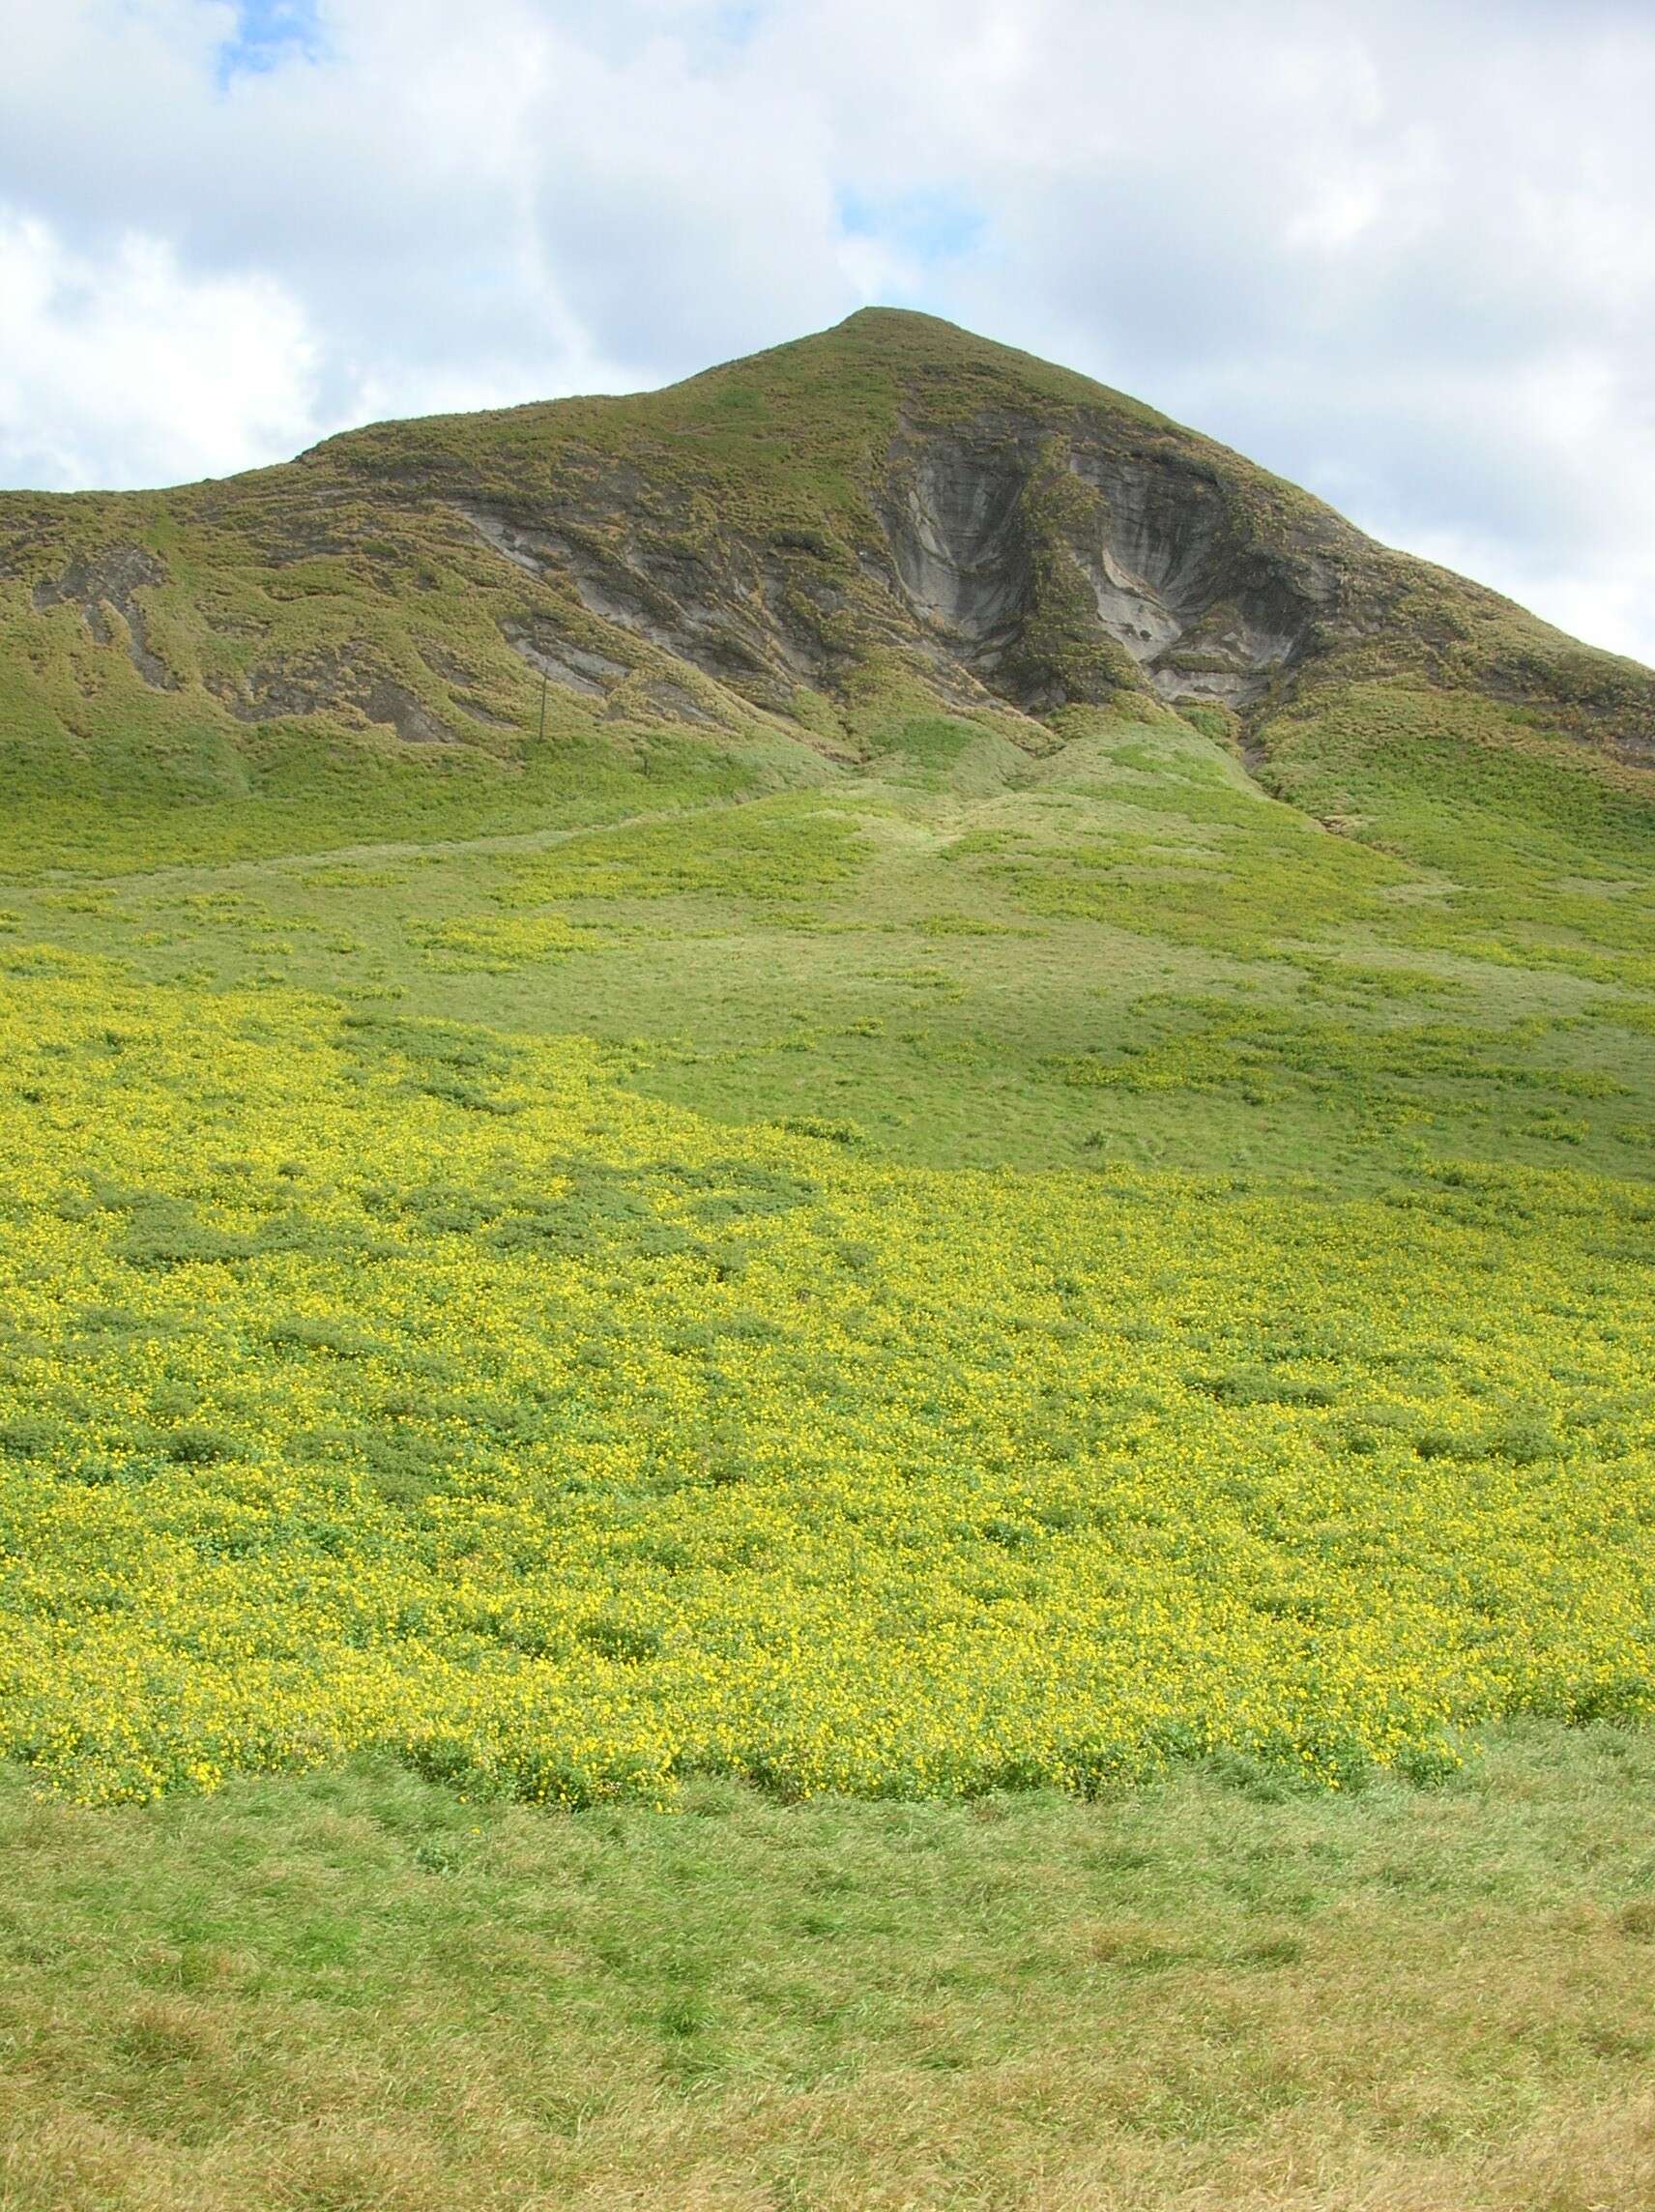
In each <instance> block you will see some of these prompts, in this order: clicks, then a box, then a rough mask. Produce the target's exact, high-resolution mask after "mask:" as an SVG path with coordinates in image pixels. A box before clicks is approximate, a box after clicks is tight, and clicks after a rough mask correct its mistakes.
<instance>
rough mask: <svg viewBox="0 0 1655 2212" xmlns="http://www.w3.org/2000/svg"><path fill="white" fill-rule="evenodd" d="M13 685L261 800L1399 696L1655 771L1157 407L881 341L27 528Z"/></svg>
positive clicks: (834, 336) (380, 433)
mask: <svg viewBox="0 0 1655 2212" xmlns="http://www.w3.org/2000/svg"><path fill="white" fill-rule="evenodd" d="M0 667H3V669H4V678H5V682H6V684H8V685H9V686H10V688H11V691H12V693H13V695H14V697H13V708H14V712H13V715H12V722H13V726H14V727H15V728H16V729H20V730H23V731H25V732H31V733H34V735H33V736H32V737H30V738H29V739H28V741H27V742H28V743H29V744H31V745H34V746H35V747H36V749H37V751H39V753H40V757H41V759H42V760H45V759H47V758H48V757H49V758H50V759H53V760H56V761H57V762H58V763H59V768H60V770H61V771H62V772H68V769H67V765H66V764H68V763H71V762H73V760H75V759H79V758H83V757H86V749H87V745H88V743H90V744H91V746H92V751H93V753H94V754H95V753H96V752H97V749H98V745H99V743H100V742H102V741H101V740H100V739H99V738H98V736H97V732H98V731H99V730H100V729H102V728H103V727H105V726H106V727H107V728H108V729H109V731H110V733H111V736H110V739H109V742H111V743H118V744H119V745H120V746H121V747H130V746H131V745H134V744H135V745H136V746H137V747H138V749H139V755H140V757H143V758H145V759H146V760H155V761H160V762H162V763H164V762H166V761H167V760H170V759H172V758H174V757H178V758H185V757H188V758H189V760H191V761H195V760H198V759H200V758H202V757H203V753H204V748H205V751H206V753H207V754H208V755H210V757H211V758H212V759H214V760H215V761H216V762H218V764H219V765H218V768H216V769H215V770H214V771H212V772H213V774H214V775H222V776H225V777H228V778H229V779H230V780H231V781H232V782H234V781H235V780H236V779H237V778H239V777H242V776H244V775H245V773H246V772H247V771H246V768H245V765H244V764H245V763H246V762H247V760H248V759H249V758H250V757H253V756H254V755H256V754H257V753H258V752H259V751H260V749H261V748H263V749H264V750H268V749H269V745H270V743H271V742H276V740H279V742H281V743H282V744H284V745H294V746H298V747H299V748H300V749H301V750H303V749H304V748H305V746H314V745H316V744H318V743H320V744H322V745H324V746H330V745H332V746H336V745H339V744H345V745H347V746H348V745H350V744H353V743H354V744H361V743H363V742H364V741H365V742H378V743H383V742H394V743H396V744H398V745H423V746H427V747H436V748H438V749H439V751H440V754H441V756H442V757H445V758H456V757H464V758H467V759H470V760H473V761H475V762H476V763H477V764H479V767H482V768H486V767H487V765H488V764H489V763H491V762H492V763H494V764H496V765H498V766H502V767H506V766H509V764H510V762H511V761H512V760H513V759H514V758H516V757H517V755H518V753H519V751H520V748H521V747H522V745H523V744H524V743H525V742H528V739H529V736H530V735H531V734H532V733H534V732H537V730H538V726H539V719H540V716H539V704H540V692H541V690H542V688H544V687H546V686H550V685H556V686H558V687H559V696H560V697H561V698H562V699H564V701H565V704H566V713H567V714H568V715H572V716H576V717H584V718H586V719H588V720H591V721H592V722H593V723H594V724H595V726H597V727H601V728H604V729H619V730H623V731H624V730H626V729H630V728H636V727H639V726H660V725H662V724H666V725H671V726H679V727H682V728H684V729H688V730H695V729H707V728H711V729H714V730H718V731H722V732H724V733H726V734H727V735H728V736H729V737H730V738H731V739H732V740H734V739H735V738H736V737H738V736H740V734H741V733H746V734H748V735H749V736H750V735H752V734H754V733H764V734H765V742H785V743H792V744H796V745H798V744H802V745H804V746H806V747H809V748H814V749H816V750H826V751H827V752H829V753H833V752H850V751H854V750H855V745H856V742H857V741H856V739H855V735H854V733H855V729H856V727H857V717H858V716H859V715H862V714H863V713H865V712H866V711H867V709H868V704H869V702H870V701H871V700H874V699H876V698H878V699H884V700H886V701H887V702H888V701H899V700H907V701H909V702H913V703H920V702H931V703H933V704H934V705H936V706H939V707H942V708H944V709H946V710H947V711H949V712H951V713H964V714H979V715H983V714H986V715H989V716H991V717H993V716H1002V717H1003V716H1007V715H1009V716H1011V717H1012V718H1013V719H1012V721H1011V723H1010V724H1009V725H1008V726H1009V727H1012V728H1017V727H1020V726H1027V724H1026V721H1025V722H1022V723H1020V721H1019V719H1018V718H1020V717H1021V718H1031V717H1032V718H1042V717H1044V718H1049V717H1051V716H1052V715H1054V714H1057V713H1060V712H1061V711H1063V710H1066V709H1075V708H1089V709H1093V710H1105V711H1108V710H1113V709H1115V708H1118V707H1119V706H1121V705H1126V706H1129V707H1130V708H1131V710H1132V711H1133V712H1135V713H1166V712H1167V711H1168V710H1169V709H1172V710H1176V711H1178V712H1181V713H1193V712H1195V711H1197V710H1201V711H1204V712H1209V713H1212V712H1215V713H1218V714H1220V715H1221V716H1228V717H1231V718H1232V719H1233V722H1234V727H1235V728H1236V729H1237V730H1238V731H1245V732H1246V733H1247V742H1249V744H1250V745H1252V746H1254V747H1256V748H1258V749H1259V750H1260V751H1261V752H1263V753H1267V752H1268V749H1269V747H1270V744H1271V742H1272V733H1273V732H1274V731H1275V730H1276V729H1277V728H1278V727H1285V726H1286V725H1285V722H1284V717H1291V716H1292V715H1293V714H1297V713H1305V712H1309V711H1313V710H1314V711H1318V712H1320V711H1322V710H1323V709H1325V708H1327V707H1328V706H1329V703H1332V704H1334V705H1336V704H1337V702H1338V700H1339V699H1340V698H1341V697H1343V696H1344V695H1345V693H1346V692H1347V691H1348V690H1349V689H1350V686H1352V685H1355V684H1374V683H1375V682H1380V683H1392V684H1399V683H1400V684H1413V685H1426V686H1434V687H1437V688H1438V689H1445V690H1449V691H1455V692H1461V693H1469V694H1473V695H1475V696H1477V697H1480V698H1482V699H1485V700H1487V701H1490V702H1493V703H1495V705H1496V706H1497V711H1498V713H1499V714H1500V715H1501V716H1504V717H1506V719H1507V724H1508V725H1509V726H1511V727H1513V728H1515V727H1516V726H1517V724H1516V723H1512V722H1511V721H1510V717H1512V716H1514V715H1515V716H1517V717H1519V719H1520V720H1522V721H1524V722H1525V723H1526V724H1528V725H1533V724H1535V723H1538V724H1540V725H1541V726H1543V727H1550V728H1553V729H1555V730H1558V731H1563V732H1567V733H1569V734H1572V735H1574V736H1576V737H1578V738H1582V739H1584V740H1586V741H1588V742H1592V743H1594V744H1595V745H1597V746H1598V747H1599V748H1600V749H1601V750H1604V751H1607V752H1610V753H1612V754H1617V755H1619V756H1620V757H1621V758H1623V759H1625V760H1628V761H1644V762H1648V761H1655V678H1652V677H1651V676H1650V674H1649V672H1648V671H1646V670H1642V669H1640V668H1637V667H1635V666H1634V665H1633V664H1631V663H1630V662H1625V661H1619V660H1615V659H1613V658H1612V657H1611V656H1610V655H1603V654H1597V653H1593V652H1590V651H1589V650H1588V649H1587V648H1585V647H1583V646H1578V645H1576V644H1574V643H1573V642H1572V641H1571V640H1569V639H1567V638H1564V637H1562V636H1560V635H1559V633H1557V632H1556V631H1554V630H1551V629H1549V628H1548V627H1547V626H1545V625H1543V624H1540V623H1537V622H1535V621H1534V620H1533V619H1532V618H1531V617H1529V616H1527V615H1524V613H1522V611H1521V610H1520V609H1518V608H1515V607H1513V606H1511V605H1510V604H1509V603H1508V602H1507V601H1505V600H1503V599H1500V598H1498V597H1496V596H1495V594H1493V593H1490V592H1486V591H1483V590H1481V589H1480V588H1479V587H1477V586H1476V585H1473V584H1469V583H1466V582H1465V581H1464V580H1462V579H1460V578H1458V577H1454V576H1451V575H1449V574H1447V573H1446V572H1445V571H1443V570H1440V569H1437V568H1430V567H1428V566H1427V565H1426V564H1424V563H1421V562H1417V561H1412V560H1410V559H1408V557H1406V556H1404V555H1402V554H1398V553H1395V552H1392V551H1389V550H1388V549H1386V548H1384V547H1381V546H1379V545H1377V544H1375V543H1374V542H1373V541H1372V540H1370V539H1368V538H1364V537H1363V536H1362V534H1361V533H1360V532H1359V531H1357V530H1355V529H1353V528H1352V527H1351V525H1350V524H1349V523H1348V522H1346V521H1344V520H1343V519H1342V518H1341V517H1340V516H1339V515H1337V514H1335V513H1334V512H1333V511H1332V510H1331V509H1328V508H1326V507H1325V506H1323V505H1322V504H1321V502H1320V501H1317V500H1315V499H1313V498H1311V497H1310V496H1309V495H1307V494H1306V493H1304V492H1302V491H1299V490H1297V489H1296V488H1295V487H1294V486H1292V485H1291V484H1288V483H1285V482H1283V481H1282V480H1279V479H1277V478H1274V477H1271V476H1269V475H1268V474H1266V473H1265V472H1264V471H1263V470H1261V469H1258V468H1256V467H1254V466H1253V465H1252V464H1251V463H1249V462H1248V461H1246V460H1244V459H1243V458H1242V457H1241V456H1239V455H1237V454H1235V453H1233V452H1230V451H1227V450H1226V449H1225V448H1223V447H1221V446H1218V445H1216V444H1214V443H1213V442H1212V441H1210V440H1208V439H1205V438H1203V437H1201V436H1200V435H1199V434H1197V433H1195V432H1193V431H1190V430H1187V429H1184V428H1182V427H1180V426H1179V425H1178V424H1176V423H1175V422H1170V421H1169V420H1168V419H1167V418H1166V417H1164V416H1161V415H1158V414H1156V413H1155V412H1154V411H1153V410H1152V409H1151V408H1148V407H1147V406H1144V405H1143V404H1142V403H1141V402H1139V401H1137V400H1135V399H1131V398H1128V397H1126V396H1125V395H1123V394H1120V393H1113V392H1110V391H1108V390H1107V389H1106V388H1104V387H1103V386H1100V385H1097V384H1094V383H1092V382H1090V381H1089V379H1087V378H1085V377H1083V376H1080V375H1077V374H1075V373H1074V372H1072V371H1070V370H1068V369H1064V368H1060V367H1056V366H1054V365H1052V364H1049V363H1045V362H1041V361H1038V360H1036V359H1035V358H1034V357H1033V356H1031V355H1028V354H1023V353H1019V352H1017V351H1015V350H1014V349H1012V348H1009V347H1006V346H1002V345H999V344H997V343H995V342H994V341H993V340H991V339H988V338H983V337H979V336H977V335H973V334H972V333H970V332H967V331H962V330H960V329H958V328H957V327H956V326H955V325H953V324H950V323H947V322H944V321H942V320H940V319H939V318H937V317H935V316H931V315H926V314H921V313H917V312H915V311H914V310H912V309H909V308H902V307H886V306H868V307H863V308H859V309H857V312H856V313H855V314H853V315H851V316H849V317H847V318H846V319H845V321H843V322H842V323H839V324H837V325H836V326H834V327H833V328H832V329H830V330H827V331H824V332H820V333H817V334H815V335H811V336H807V337H804V338H800V339H798V340H795V341H793V342H792V343H791V344H787V345H783V346H779V347H776V348H773V349H771V350H769V352H765V353H760V354H755V355H751V356H749V357H747V358H746V359H744V360H741V361H737V362H732V363H728V364H724V365H723V366H722V367H719V368H715V369H711V370H709V371H706V372H705V373H703V374H702V375H700V376H696V377H692V378H690V379H689V380H688V381H687V382H685V383H682V384H680V385H675V386H673V387H670V388H669V389H667V390H665V391H662V392H655V393H642V394H637V395H634V396H631V397H627V398H623V399H603V400H595V399H575V400H565V401H557V402H548V403H542V404H538V405H534V406H529V407H519V408H511V409H507V410H504V411H502V412H497V413H492V414H482V415H473V416H446V417H432V418H429V419H426V420H424V421H421V422H387V423H379V424H375V425H372V426H370V427H368V428H366V429H363V430H359V431H353V432H349V433H347V434H345V435H343V436H341V437H338V438H335V439H333V440H330V441H329V442H328V443H327V444H326V445H324V446H322V447H319V448H317V449H315V450H314V451H311V452H310V453H308V454H306V455H305V456H304V457H303V458H302V460H301V461H299V462H297V463H292V464H288V465H287V466H285V467H281V468H276V469H267V470H262V471H259V472H257V473H256V474H254V475H252V476H248V477H246V478H242V479H238V480H229V481H227V482H224V483H218V484H208V485H197V486H189V487H184V488H183V489H180V490H177V491H172V492H165V493H154V494H133V495H108V496H93V497H81V498H76V499H73V500H72V499H67V498H64V499H52V498H50V497H43V496H40V495H21V494H13V495H5V496H0ZM88 733H91V735H90V737H89V736H88ZM117 733H118V735H117ZM387 733H389V734H390V735H389V739H388V737H387ZM1029 742H1031V743H1033V742H1047V741H1045V740H1044V739H1041V740H1038V741H1036V740H1035V739H1034V738H1033V737H1031V738H1030V740H1029ZM146 772H148V771H146ZM158 772H161V773H162V774H163V777H164V774H165V773H167V772H170V771H165V770H164V769H163V770H161V771H158Z"/></svg>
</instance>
